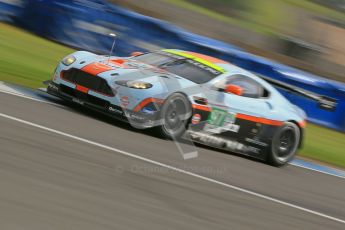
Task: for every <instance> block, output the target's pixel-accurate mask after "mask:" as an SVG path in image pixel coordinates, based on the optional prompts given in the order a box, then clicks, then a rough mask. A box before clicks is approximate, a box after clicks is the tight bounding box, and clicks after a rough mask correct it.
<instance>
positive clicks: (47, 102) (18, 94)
mask: <svg viewBox="0 0 345 230" xmlns="http://www.w3.org/2000/svg"><path fill="white" fill-rule="evenodd" d="M0 83H1V82H0ZM0 92H1V93H6V94H10V95H13V96H17V97H22V98H26V99H29V100H32V101H38V102H42V103H46V104H50V105H55V106H59V107H66V106H63V105H60V104H57V103H54V102H49V101H45V100H41V99H37V98H34V97H30V96H26V95H25V94H22V93H16V92H11V91H7V90H4V89H1V88H0Z"/></svg>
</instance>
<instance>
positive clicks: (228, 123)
mask: <svg viewBox="0 0 345 230" xmlns="http://www.w3.org/2000/svg"><path fill="white" fill-rule="evenodd" d="M235 120H236V114H235V113H228V112H227V111H226V110H221V109H218V108H212V112H211V113H210V115H209V117H208V119H207V124H206V125H205V127H204V130H205V131H207V132H211V133H222V132H226V131H231V132H235V133H237V132H238V131H239V130H240V126H239V125H237V124H234V122H235Z"/></svg>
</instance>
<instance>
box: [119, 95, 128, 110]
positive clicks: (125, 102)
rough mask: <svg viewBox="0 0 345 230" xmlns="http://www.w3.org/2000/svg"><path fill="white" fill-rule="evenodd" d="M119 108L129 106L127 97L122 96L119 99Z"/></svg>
mask: <svg viewBox="0 0 345 230" xmlns="http://www.w3.org/2000/svg"><path fill="white" fill-rule="evenodd" d="M120 102H121V106H122V107H127V106H128V105H129V97H128V96H122V97H121V98H120Z"/></svg>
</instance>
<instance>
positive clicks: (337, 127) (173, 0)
mask: <svg viewBox="0 0 345 230" xmlns="http://www.w3.org/2000/svg"><path fill="white" fill-rule="evenodd" d="M112 32H115V33H116V34H117V39H116V48H115V52H114V53H115V55H119V56H126V55H129V54H130V53H131V52H134V51H147V50H156V49H162V48H178V49H185V50H191V51H196V52H200V53H205V54H208V55H211V56H215V57H219V58H222V59H224V60H227V61H230V62H231V63H233V64H235V65H238V66H240V67H242V68H244V69H247V70H249V71H252V72H254V73H256V74H258V75H262V76H265V77H269V78H272V79H275V80H279V81H282V82H285V83H288V84H291V85H293V86H296V87H299V88H303V89H305V90H308V91H310V92H313V93H316V94H319V95H323V96H325V97H327V98H331V99H332V100H334V102H335V105H336V106H335V107H334V109H331V110H324V109H321V108H320V105H319V104H318V103H317V102H315V101H312V100H309V99H307V98H305V97H301V96H298V95H295V94H291V93H288V92H285V91H284V90H281V92H282V93H283V94H284V95H285V96H286V97H287V98H288V99H289V100H290V101H291V102H292V103H294V104H296V105H298V106H299V107H301V108H302V109H303V110H304V111H306V113H307V115H308V121H309V124H308V126H307V136H306V141H305V144H304V148H303V149H302V151H301V152H300V153H299V154H300V156H302V157H307V158H308V159H312V160H316V161H319V162H320V161H321V162H323V163H326V164H331V165H334V166H338V167H341V168H345V153H344V149H345V143H344V137H345V134H344V132H345V84H344V82H345V42H344V41H345V0H328V1H327V0H109V1H105V0H45V1H37V0H0V54H1V55H0V81H3V82H7V83H14V84H19V85H22V86H25V87H29V88H35V89H36V88H39V87H42V86H43V85H42V82H43V81H45V80H48V79H50V78H51V74H52V72H53V70H54V68H55V67H56V65H57V63H58V62H59V61H60V60H61V59H62V58H63V57H64V56H66V55H68V54H70V53H72V52H73V51H74V50H88V51H92V52H95V53H101V54H108V53H109V49H110V47H111V45H112V42H113V40H112V38H111V37H109V36H108V35H109V33H112Z"/></svg>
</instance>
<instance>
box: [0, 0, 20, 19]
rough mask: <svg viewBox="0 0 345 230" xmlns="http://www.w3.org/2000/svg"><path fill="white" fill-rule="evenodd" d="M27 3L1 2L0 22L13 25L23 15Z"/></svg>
mask: <svg viewBox="0 0 345 230" xmlns="http://www.w3.org/2000/svg"><path fill="white" fill-rule="evenodd" d="M24 6H25V3H24V2H22V1H18V0H6V1H4V0H0V21H2V22H8V23H13V22H14V19H15V18H16V17H18V15H21V13H22V11H23V10H24Z"/></svg>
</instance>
